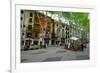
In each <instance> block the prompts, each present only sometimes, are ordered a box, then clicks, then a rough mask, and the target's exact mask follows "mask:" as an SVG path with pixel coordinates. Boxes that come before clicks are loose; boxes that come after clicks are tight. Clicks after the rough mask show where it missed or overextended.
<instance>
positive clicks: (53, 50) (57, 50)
mask: <svg viewBox="0 0 100 73" xmlns="http://www.w3.org/2000/svg"><path fill="white" fill-rule="evenodd" d="M88 48H89V47H88ZM88 48H84V51H71V50H66V49H63V47H61V46H59V47H58V46H52V47H48V48H44V49H38V50H28V51H21V63H28V62H50V61H71V60H88V59H89V49H88Z"/></svg>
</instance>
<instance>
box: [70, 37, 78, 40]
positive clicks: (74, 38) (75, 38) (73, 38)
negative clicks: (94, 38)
mask: <svg viewBox="0 0 100 73" xmlns="http://www.w3.org/2000/svg"><path fill="white" fill-rule="evenodd" d="M70 39H72V40H78V38H77V37H71V38H70Z"/></svg>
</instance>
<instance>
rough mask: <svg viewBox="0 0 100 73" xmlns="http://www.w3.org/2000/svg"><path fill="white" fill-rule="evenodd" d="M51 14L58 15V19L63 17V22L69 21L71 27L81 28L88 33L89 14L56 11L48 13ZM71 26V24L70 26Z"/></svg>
mask: <svg viewBox="0 0 100 73" xmlns="http://www.w3.org/2000/svg"><path fill="white" fill-rule="evenodd" d="M48 12H49V13H51V14H58V13H60V14H58V15H59V17H63V18H64V19H65V20H70V21H71V23H74V24H73V25H76V26H78V27H79V28H82V29H83V31H87V32H88V31H89V27H90V23H89V20H90V18H89V13H86V12H57V11H48ZM70 25H71V24H70Z"/></svg>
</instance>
